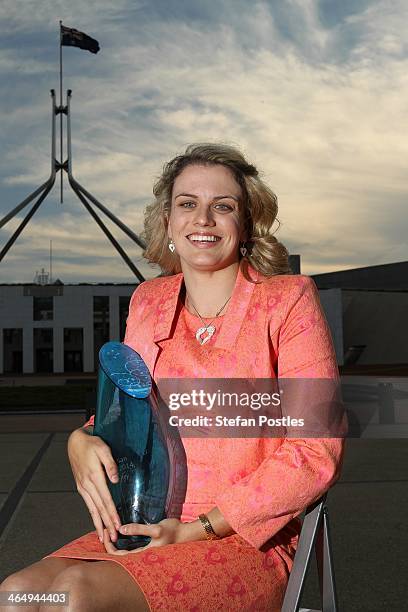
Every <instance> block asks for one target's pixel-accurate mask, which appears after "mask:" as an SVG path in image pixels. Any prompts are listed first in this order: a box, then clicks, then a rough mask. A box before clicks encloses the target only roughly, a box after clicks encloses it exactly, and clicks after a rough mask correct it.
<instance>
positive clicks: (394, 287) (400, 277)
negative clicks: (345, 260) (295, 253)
mask: <svg viewBox="0 0 408 612" xmlns="http://www.w3.org/2000/svg"><path fill="white" fill-rule="evenodd" d="M311 276H312V278H313V280H314V281H315V283H316V285H317V287H318V289H332V288H340V289H371V290H377V291H408V261H399V262H397V263H389V264H381V265H379V266H367V267H365V268H352V269H351V270H340V271H339V272H327V273H325V274H313V275H311Z"/></svg>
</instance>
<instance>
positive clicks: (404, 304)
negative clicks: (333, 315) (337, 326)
mask: <svg viewBox="0 0 408 612" xmlns="http://www.w3.org/2000/svg"><path fill="white" fill-rule="evenodd" d="M343 310H344V312H343V320H344V347H345V349H347V347H349V346H352V345H356V344H357V345H358V344H365V345H366V348H365V349H364V351H363V353H362V354H361V357H360V358H359V360H358V364H362V365H363V364H387V363H388V364H389V363H408V293H407V292H402V291H357V290H356V291H355V290H349V291H346V290H343Z"/></svg>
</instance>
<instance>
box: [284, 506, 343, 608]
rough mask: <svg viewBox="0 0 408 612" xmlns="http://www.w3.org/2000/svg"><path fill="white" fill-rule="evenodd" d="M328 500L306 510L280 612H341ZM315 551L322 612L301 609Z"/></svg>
mask: <svg viewBox="0 0 408 612" xmlns="http://www.w3.org/2000/svg"><path fill="white" fill-rule="evenodd" d="M326 496H327V494H325V495H323V497H321V498H320V499H319V500H318V501H317V502H315V503H314V504H312V505H311V506H309V507H308V509H307V510H306V513H305V518H304V519H303V526H302V530H301V532H300V537H299V543H298V547H297V551H296V555H295V559H294V563H293V567H292V571H291V573H290V576H289V582H288V586H287V589H286V593H285V598H284V600H283V605H282V609H281V612H338V604H337V595H336V585H335V580H334V567H333V558H332V552H331V543H330V533H329V517H328V511H327V506H326ZM313 549H315V552H316V560H317V569H318V574H319V586H320V595H321V605H322V609H321V610H311V609H310V608H299V605H300V599H301V596H302V592H303V586H304V583H305V578H306V573H307V570H308V567H309V564H310V559H311V556H312V551H313Z"/></svg>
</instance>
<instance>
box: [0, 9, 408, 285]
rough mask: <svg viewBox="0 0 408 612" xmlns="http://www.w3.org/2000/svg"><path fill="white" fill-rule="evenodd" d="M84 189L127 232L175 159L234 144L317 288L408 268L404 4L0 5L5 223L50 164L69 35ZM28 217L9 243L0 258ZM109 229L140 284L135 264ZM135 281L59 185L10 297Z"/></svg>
mask: <svg viewBox="0 0 408 612" xmlns="http://www.w3.org/2000/svg"><path fill="white" fill-rule="evenodd" d="M60 19H62V20H63V23H64V25H66V26H69V27H74V28H77V29H78V30H82V31H84V32H87V33H88V34H89V35H91V36H93V37H94V38H96V39H97V40H98V41H99V43H100V45H101V51H100V52H99V53H98V55H93V54H91V53H89V52H88V51H82V50H80V49H76V48H69V47H64V51H63V55H64V89H66V88H71V89H72V90H73V98H72V124H73V125H72V127H73V148H74V159H73V167H74V174H75V175H76V178H77V179H78V180H79V182H80V183H82V184H83V185H84V186H85V187H86V188H87V189H88V190H89V191H91V192H92V193H93V194H94V195H95V196H96V197H97V198H98V199H100V200H101V201H102V202H103V203H104V204H105V205H106V206H108V207H109V208H110V209H111V210H112V211H113V212H114V213H115V214H116V215H117V216H119V217H120V218H121V219H122V220H123V221H124V222H125V223H126V224H127V225H129V226H130V227H131V228H132V229H133V230H134V231H136V232H140V231H141V229H142V224H143V209H144V206H145V204H146V203H148V202H149V201H150V199H151V189H152V184H153V181H154V179H155V177H156V176H157V175H158V174H159V173H160V170H161V167H162V165H163V163H164V162H165V161H167V160H168V159H170V158H171V157H172V156H173V155H175V154H177V153H180V152H182V151H183V150H184V148H185V147H186V145H187V144H189V143H191V142H194V141H214V142H219V141H224V142H228V143H230V144H236V145H239V146H240V148H241V149H242V150H243V152H244V153H245V154H246V156H247V157H248V158H249V160H250V161H252V162H253V163H255V164H257V165H258V167H259V169H260V170H261V171H262V172H263V176H264V178H265V180H266V181H267V182H268V183H269V185H270V186H271V187H272V188H273V189H274V191H275V192H276V193H277V195H278V198H279V220H280V221H281V226H280V229H279V231H278V233H277V236H278V237H279V239H280V240H281V241H282V242H284V244H286V246H287V247H288V249H289V251H290V252H291V253H300V255H301V259H302V272H303V273H304V274H316V273H321V272H329V271H334V270H342V269H347V268H354V267H360V266H369V265H374V264H381V263H389V262H394V261H403V260H406V259H408V241H407V238H406V237H407V235H408V215H407V195H408V185H407V181H406V176H407V171H406V164H407V159H408V151H407V149H408V138H407V128H408V125H407V124H408V121H407V114H408V33H407V32H408V31H407V28H406V23H407V21H408V4H407V2H406V1H405V0H395V1H393V2H390V1H389V0H378V1H375V0H341V1H337V0H282V1H280V0H279V1H278V0H269V1H268V2H257V1H256V0H255V1H253V2H248V1H247V0H218V1H217V2H216V1H215V0H171V1H169V0H150V1H143V0H140V1H139V0H115V2H112V0H88V1H87V2H86V3H84V2H82V0H70V2H69V3H68V2H66V0H53V1H51V0H2V2H1V3H0V27H1V32H2V37H1V40H0V54H1V55H0V79H1V88H0V91H1V94H0V95H1V98H0V125H1V131H0V138H1V167H0V193H1V197H0V217H3V216H4V215H5V214H6V213H7V212H8V211H9V210H11V209H12V208H13V207H14V206H16V205H17V204H18V203H19V202H20V201H21V200H22V199H23V198H24V197H26V195H28V194H29V193H30V192H31V191H33V190H34V189H35V188H36V187H37V186H38V185H39V184H41V183H42V182H43V181H44V180H45V179H46V178H47V176H48V174H49V166H50V154H49V149H50V108H51V107H50V96H49V90H50V89H51V88H55V89H57V90H58V87H59V85H58V83H59V81H58V53H59V49H58V41H59V34H58V29H59V20H60ZM28 210H29V209H28V208H26V209H24V211H22V213H20V216H19V218H18V219H14V220H13V221H10V222H9V223H8V224H7V225H6V226H5V227H4V228H3V229H1V230H0V246H1V247H2V246H3V245H4V244H5V242H6V240H7V238H8V237H9V236H10V235H11V233H12V231H13V229H14V228H16V227H17V225H18V223H19V221H21V219H22V217H23V215H24V214H25V213H26V212H28ZM108 225H109V227H110V228H111V229H112V231H113V233H114V235H115V236H116V237H117V238H118V239H119V240H120V242H121V244H122V246H123V247H124V248H125V250H127V251H128V252H129V254H130V256H131V257H132V259H133V260H134V261H135V262H136V265H138V266H139V267H140V269H141V271H142V272H143V273H144V274H145V275H146V276H147V277H150V276H153V275H155V274H156V273H157V271H156V270H154V269H152V268H149V266H147V265H146V264H144V263H143V260H142V258H141V251H140V249H139V248H138V247H137V246H135V245H133V244H132V242H131V241H130V240H129V239H128V238H127V237H126V236H124V234H122V232H121V231H120V230H118V229H117V228H115V226H112V224H111V222H109V221H108ZM50 240H52V245H53V253H54V257H53V276H54V278H56V277H59V278H61V279H62V280H63V281H64V282H66V283H68V282H111V281H112V282H133V279H134V277H133V275H132V273H131V271H130V270H129V269H128V268H127V266H126V265H125V263H124V262H123V261H122V260H121V258H120V257H119V255H117V254H116V251H115V250H114V248H113V247H112V246H111V245H110V243H108V242H107V240H106V238H105V237H104V235H103V234H102V232H101V230H100V229H99V228H98V226H97V225H96V224H95V222H94V221H93V220H92V219H91V217H90V216H89V214H88V213H87V211H86V210H85V209H84V207H83V205H82V204H81V203H80V202H79V200H77V198H76V196H75V195H74V194H73V193H72V192H70V190H69V189H67V188H66V190H65V199H64V203H63V204H62V205H61V204H60V203H59V193H58V188H57V185H56V186H55V187H54V190H53V191H52V193H51V194H50V196H49V197H48V198H47V200H46V201H44V203H43V204H42V205H41V207H40V209H39V211H38V212H37V213H36V214H35V216H34V217H33V219H32V221H31V222H30V223H29V224H28V226H27V227H26V228H25V230H24V232H23V234H22V235H21V236H20V237H19V239H18V240H17V242H16V243H15V245H14V246H13V247H12V249H11V250H10V251H9V253H8V255H7V256H6V258H5V259H4V260H3V261H2V262H1V263H0V282H31V281H32V280H33V278H34V275H35V272H36V270H38V269H40V268H41V267H44V268H46V269H48V267H49V244H50Z"/></svg>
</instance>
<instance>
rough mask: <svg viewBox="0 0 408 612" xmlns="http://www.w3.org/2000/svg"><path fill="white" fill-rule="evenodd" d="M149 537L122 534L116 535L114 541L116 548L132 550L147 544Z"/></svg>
mask: <svg viewBox="0 0 408 612" xmlns="http://www.w3.org/2000/svg"><path fill="white" fill-rule="evenodd" d="M150 540H151V538H150V537H149V536H124V535H121V536H120V537H118V539H117V540H116V542H115V543H114V544H115V546H116V548H117V549H118V550H134V549H136V548H141V547H142V546H147V545H148V544H149V543H150Z"/></svg>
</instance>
